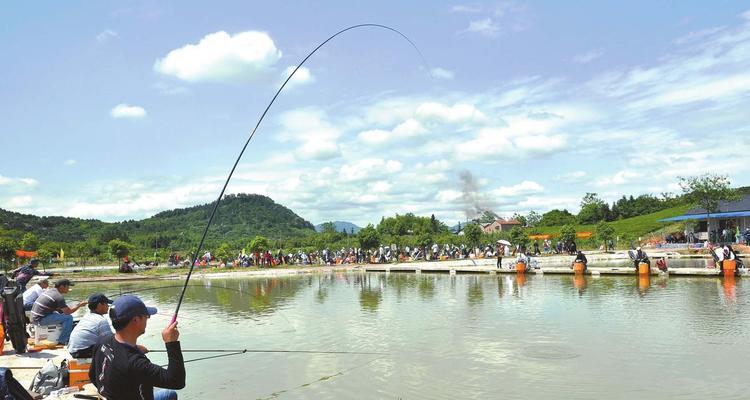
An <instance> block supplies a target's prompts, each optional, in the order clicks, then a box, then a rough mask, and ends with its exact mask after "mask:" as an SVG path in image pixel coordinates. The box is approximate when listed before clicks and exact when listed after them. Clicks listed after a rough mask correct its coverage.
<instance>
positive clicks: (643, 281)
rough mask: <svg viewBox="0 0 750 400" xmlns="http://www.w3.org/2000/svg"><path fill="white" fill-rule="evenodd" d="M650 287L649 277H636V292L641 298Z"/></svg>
mask: <svg viewBox="0 0 750 400" xmlns="http://www.w3.org/2000/svg"><path fill="white" fill-rule="evenodd" d="M650 287H651V277H650V276H649V275H639V276H638V291H639V292H640V293H641V295H642V296H644V295H646V292H648V289H649V288H650Z"/></svg>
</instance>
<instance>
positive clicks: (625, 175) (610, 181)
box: [592, 170, 643, 187]
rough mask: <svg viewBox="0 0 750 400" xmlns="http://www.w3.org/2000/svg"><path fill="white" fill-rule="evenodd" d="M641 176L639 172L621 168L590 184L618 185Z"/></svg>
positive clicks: (601, 185) (600, 185) (598, 185)
mask: <svg viewBox="0 0 750 400" xmlns="http://www.w3.org/2000/svg"><path fill="white" fill-rule="evenodd" d="M642 176H643V175H642V174H641V173H639V172H636V171H631V170H623V171H619V172H617V173H615V174H614V175H612V176H605V177H601V178H599V179H597V180H596V181H594V182H593V183H592V185H593V186H597V187H607V186H620V185H625V184H628V183H631V182H632V181H633V180H635V179H638V178H641V177H642Z"/></svg>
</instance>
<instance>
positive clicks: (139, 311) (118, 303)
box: [109, 295, 156, 321]
mask: <svg viewBox="0 0 750 400" xmlns="http://www.w3.org/2000/svg"><path fill="white" fill-rule="evenodd" d="M154 314H156V308H155V307H146V305H145V304H143V301H141V299H139V298H138V297H137V296H133V295H125V296H120V297H119V298H118V299H117V300H115V301H114V303H113V304H112V308H110V310H109V316H110V318H112V320H113V321H115V320H129V319H131V318H133V317H137V316H140V315H154Z"/></svg>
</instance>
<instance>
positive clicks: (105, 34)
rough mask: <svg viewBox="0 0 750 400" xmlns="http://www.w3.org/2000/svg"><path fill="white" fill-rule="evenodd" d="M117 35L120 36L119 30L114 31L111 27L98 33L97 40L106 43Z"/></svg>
mask: <svg viewBox="0 0 750 400" xmlns="http://www.w3.org/2000/svg"><path fill="white" fill-rule="evenodd" d="M117 36H118V35H117V32H115V31H113V30H111V29H106V30H104V31H102V32H100V33H99V34H98V35H96V41H97V42H99V43H106V42H108V41H109V40H110V39H114V38H116V37H117Z"/></svg>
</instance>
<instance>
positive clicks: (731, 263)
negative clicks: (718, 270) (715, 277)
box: [721, 260, 737, 271]
mask: <svg viewBox="0 0 750 400" xmlns="http://www.w3.org/2000/svg"><path fill="white" fill-rule="evenodd" d="M721 266H722V269H723V270H724V271H734V270H736V269H737V260H724V262H722V263H721Z"/></svg>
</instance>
